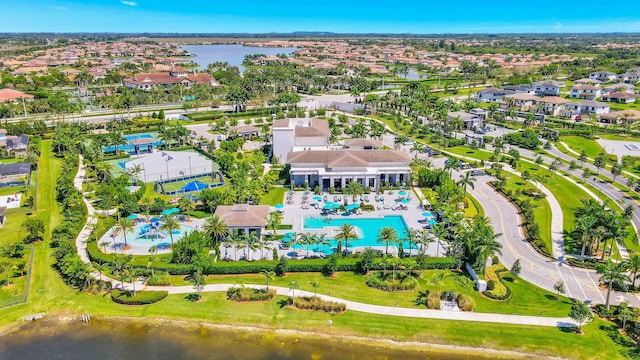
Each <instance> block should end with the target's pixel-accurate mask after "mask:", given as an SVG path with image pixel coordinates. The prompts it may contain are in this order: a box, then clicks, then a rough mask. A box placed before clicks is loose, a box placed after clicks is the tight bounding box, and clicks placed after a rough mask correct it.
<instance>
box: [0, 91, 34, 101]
mask: <svg viewBox="0 0 640 360" xmlns="http://www.w3.org/2000/svg"><path fill="white" fill-rule="evenodd" d="M20 98H25V99H33V95H29V94H25V93H23V92H22V91H18V90H13V89H0V102H5V101H11V100H17V99H20Z"/></svg>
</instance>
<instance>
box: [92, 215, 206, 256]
mask: <svg viewBox="0 0 640 360" xmlns="http://www.w3.org/2000/svg"><path fill="white" fill-rule="evenodd" d="M140 216H141V217H144V215H140ZM153 217H156V216H155V215H151V216H150V218H153ZM157 217H160V216H159V215H158V216H157ZM140 221H141V222H142V224H145V223H148V222H146V221H145V220H140ZM204 223H205V221H204V219H196V218H191V219H190V220H188V221H184V222H180V225H186V226H190V227H192V228H194V229H195V230H202V228H203V226H204ZM138 224H140V222H139V223H138ZM138 226H139V225H136V231H138ZM115 230H116V231H115V233H116V234H115V236H114V228H111V229H109V230H108V231H107V232H106V233H105V234H104V235H103V236H102V237H101V238H100V240H99V241H98V245H99V244H101V243H102V242H108V243H109V245H107V247H106V249H103V248H102V247H101V246H100V250H101V251H105V250H106V253H107V254H112V253H115V254H126V255H150V254H149V248H150V247H151V245H152V244H154V243H153V242H152V243H150V245H133V244H129V249H127V250H122V249H121V246H123V245H124V240H123V238H122V235H121V234H120V232H119V231H118V230H117V229H115ZM176 241H177V240H175V239H174V243H175V242H176ZM156 243H171V238H170V237H169V236H167V237H166V238H165V239H163V240H160V241H156ZM157 253H158V254H169V253H171V248H166V249H158V252H157Z"/></svg>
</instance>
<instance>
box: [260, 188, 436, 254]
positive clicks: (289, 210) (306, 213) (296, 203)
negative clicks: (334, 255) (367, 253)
mask: <svg viewBox="0 0 640 360" xmlns="http://www.w3.org/2000/svg"><path fill="white" fill-rule="evenodd" d="M404 191H406V192H407V196H408V197H409V200H410V202H409V203H408V204H407V208H408V209H407V210H392V209H391V208H388V209H385V206H383V204H386V205H389V207H390V206H391V205H394V204H396V202H395V199H397V198H398V197H399V195H398V192H399V190H393V191H392V193H389V191H385V192H384V194H383V195H379V197H380V198H384V202H382V201H375V200H374V199H375V194H373V193H371V194H369V201H368V202H367V201H365V202H364V203H365V204H371V205H373V206H374V208H375V210H374V211H360V214H356V213H351V214H350V215H348V216H343V215H342V214H339V213H338V214H334V215H331V218H333V219H338V218H339V219H349V218H354V219H358V218H360V219H362V218H382V217H384V216H398V215H401V216H402V217H403V218H404V221H405V223H406V225H407V226H408V227H409V228H410V229H418V230H420V229H422V228H423V226H424V224H422V223H420V222H418V221H419V220H423V219H424V218H425V217H424V216H422V213H423V212H424V211H425V210H424V209H423V208H422V205H421V204H420V200H419V199H418V198H417V197H416V194H415V193H414V192H413V190H412V189H406V190H404ZM303 194H304V191H294V192H293V197H292V200H291V201H290V203H288V202H287V201H286V200H285V199H286V196H287V195H286V193H285V199H283V202H282V204H283V205H284V208H283V209H281V212H282V214H283V220H282V223H283V224H292V225H293V229H292V230H278V231H277V233H278V234H285V233H287V232H296V233H297V232H304V233H306V232H312V231H310V230H309V229H304V228H303V222H304V218H305V217H318V216H320V213H321V212H322V210H321V209H322V206H324V201H315V200H313V197H314V196H317V195H316V194H314V193H313V192H312V191H310V192H309V193H308V195H307V197H308V199H307V202H306V204H304V206H303V200H302V197H303ZM325 195H326V196H327V200H328V201H333V197H334V195H333V194H329V193H322V194H320V196H321V197H323V198H324V196H325ZM335 196H342V197H344V196H345V195H341V194H335ZM347 196H348V202H349V203H350V204H351V203H352V197H351V196H349V195H347ZM358 202H360V201H359V200H358ZM314 203H317V204H320V205H319V206H318V208H316V207H312V206H307V205H309V204H314ZM272 210H273V211H275V208H273V209H272ZM316 231H318V230H316ZM369 247H371V248H372V249H375V250H381V251H384V248H385V247H384V246H369ZM349 248H350V249H353V250H354V251H356V252H357V251H362V250H363V249H364V247H359V246H353V247H352V246H349ZM436 249H437V246H436V242H433V243H431V244H429V247H428V249H427V254H428V255H431V256H436ZM439 250H440V251H439V253H440V254H439V256H444V255H445V251H446V246H445V245H444V244H443V243H441V244H440V249H439ZM405 251H407V250H405ZM289 252H291V250H287V251H283V255H287V253H289ZM389 252H390V253H394V254H397V252H398V249H397V248H396V247H395V246H390V247H389ZM312 253H313V252H312ZM413 253H414V254H415V253H416V251H415V250H414V251H413ZM305 254H306V252H305ZM314 255H317V254H314Z"/></svg>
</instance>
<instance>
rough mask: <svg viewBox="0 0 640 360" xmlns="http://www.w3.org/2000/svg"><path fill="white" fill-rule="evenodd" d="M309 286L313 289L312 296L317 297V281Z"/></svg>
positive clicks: (318, 284)
mask: <svg viewBox="0 0 640 360" xmlns="http://www.w3.org/2000/svg"><path fill="white" fill-rule="evenodd" d="M309 285H311V287H312V288H313V296H314V297H318V288H319V287H320V282H319V281H318V280H313V281H312V282H310V283H309Z"/></svg>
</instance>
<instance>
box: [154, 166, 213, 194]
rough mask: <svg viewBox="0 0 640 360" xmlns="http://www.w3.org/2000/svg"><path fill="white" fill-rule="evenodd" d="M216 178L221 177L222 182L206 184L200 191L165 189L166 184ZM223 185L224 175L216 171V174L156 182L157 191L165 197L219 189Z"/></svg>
mask: <svg viewBox="0 0 640 360" xmlns="http://www.w3.org/2000/svg"><path fill="white" fill-rule="evenodd" d="M216 176H217V177H219V179H220V181H218V182H217V183H213V184H206V186H203V188H202V189H198V190H185V189H182V188H180V189H176V190H166V189H165V185H166V184H171V183H176V182H184V181H188V180H196V179H200V178H203V177H211V178H212V179H215V178H216ZM223 185H224V176H223V175H222V173H221V172H220V171H215V172H212V173H208V174H199V175H192V176H185V177H182V178H174V179H170V180H166V181H159V182H156V188H155V191H156V192H159V193H161V194H164V195H178V194H184V193H187V192H191V191H200V190H204V189H209V188H214V187H219V186H223Z"/></svg>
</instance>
